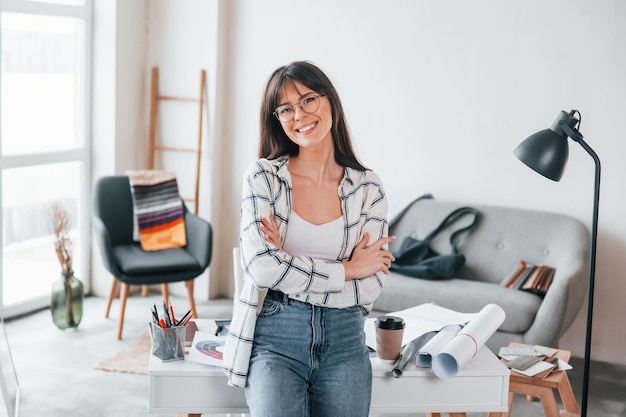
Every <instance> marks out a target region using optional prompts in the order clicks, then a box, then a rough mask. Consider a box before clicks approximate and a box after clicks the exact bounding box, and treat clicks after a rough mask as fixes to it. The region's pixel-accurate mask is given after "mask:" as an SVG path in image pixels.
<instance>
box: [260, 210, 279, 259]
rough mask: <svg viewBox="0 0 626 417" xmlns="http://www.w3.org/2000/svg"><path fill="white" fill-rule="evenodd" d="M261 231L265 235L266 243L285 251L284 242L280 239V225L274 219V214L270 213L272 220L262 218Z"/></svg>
mask: <svg viewBox="0 0 626 417" xmlns="http://www.w3.org/2000/svg"><path fill="white" fill-rule="evenodd" d="M259 229H261V232H262V233H263V237H264V238H265V241H266V242H268V243H271V244H272V245H274V246H276V247H277V248H278V249H280V250H283V242H282V241H281V239H280V233H278V224H277V223H276V219H275V218H274V213H273V212H271V211H270V218H269V219H266V218H265V217H263V216H261V224H260V225H259Z"/></svg>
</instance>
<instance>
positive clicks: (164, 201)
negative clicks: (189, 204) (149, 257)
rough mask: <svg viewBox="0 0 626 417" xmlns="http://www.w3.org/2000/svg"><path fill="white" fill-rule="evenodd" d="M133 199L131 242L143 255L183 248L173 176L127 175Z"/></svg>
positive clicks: (182, 225) (180, 205) (146, 172)
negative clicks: (144, 251) (136, 244)
mask: <svg viewBox="0 0 626 417" xmlns="http://www.w3.org/2000/svg"><path fill="white" fill-rule="evenodd" d="M127 175H128V180H129V182H130V189H131V194H132V197H133V211H134V213H135V216H134V219H135V221H134V226H135V228H134V236H133V237H134V239H135V240H136V241H139V242H140V243H141V247H142V249H143V250H146V251H157V250H162V249H167V248H176V247H181V246H185V245H186V244H187V234H186V232H185V220H184V217H183V202H182V200H181V198H180V196H179V194H178V183H177V182H176V175H175V174H174V173H172V172H166V171H160V170H139V171H128V172H127Z"/></svg>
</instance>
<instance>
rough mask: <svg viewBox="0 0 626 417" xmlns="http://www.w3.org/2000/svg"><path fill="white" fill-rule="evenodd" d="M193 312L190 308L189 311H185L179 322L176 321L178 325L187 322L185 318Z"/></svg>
mask: <svg viewBox="0 0 626 417" xmlns="http://www.w3.org/2000/svg"><path fill="white" fill-rule="evenodd" d="M190 313H191V310H189V311H188V312H186V313H185V315H184V316H182V317H181V318H180V320H178V322H177V323H176V325H177V326H182V325H184V323H185V319H186V318H187V316H188V315H189V314H190Z"/></svg>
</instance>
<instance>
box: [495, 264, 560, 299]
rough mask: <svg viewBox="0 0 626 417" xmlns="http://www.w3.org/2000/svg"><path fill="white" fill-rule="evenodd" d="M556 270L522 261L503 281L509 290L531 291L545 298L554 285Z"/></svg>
mask: <svg viewBox="0 0 626 417" xmlns="http://www.w3.org/2000/svg"><path fill="white" fill-rule="evenodd" d="M555 272H556V270H555V269H554V268H552V267H550V266H547V265H535V264H532V263H529V262H526V261H524V260H523V259H520V261H519V262H518V263H517V265H515V267H514V268H513V269H512V270H511V272H509V273H508V274H507V276H506V277H504V279H503V280H502V282H503V284H504V286H505V287H507V288H513V289H519V290H524V291H530V292H532V293H534V294H537V295H539V296H544V295H545V294H546V292H547V291H548V288H550V284H552V280H553V278H554V273H555Z"/></svg>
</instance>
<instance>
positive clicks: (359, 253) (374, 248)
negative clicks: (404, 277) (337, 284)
mask: <svg viewBox="0 0 626 417" xmlns="http://www.w3.org/2000/svg"><path fill="white" fill-rule="evenodd" d="M395 239H396V237H395V236H388V237H381V238H380V239H378V240H377V241H376V242H374V243H372V244H371V245H370V246H367V242H368V241H369V234H368V233H365V234H364V235H363V239H361V241H360V242H359V244H358V245H356V247H355V248H354V251H352V257H351V258H350V260H349V261H347V262H344V263H343V266H344V269H345V272H346V281H347V280H350V279H359V278H367V277H369V276H372V275H374V274H375V273H377V272H381V271H382V272H384V273H385V274H388V273H389V267H390V266H391V262H393V261H395V260H396V258H394V257H393V255H392V254H391V252H389V251H388V250H386V249H383V246H385V245H386V244H388V243H390V242H393V241H394V240H395Z"/></svg>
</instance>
